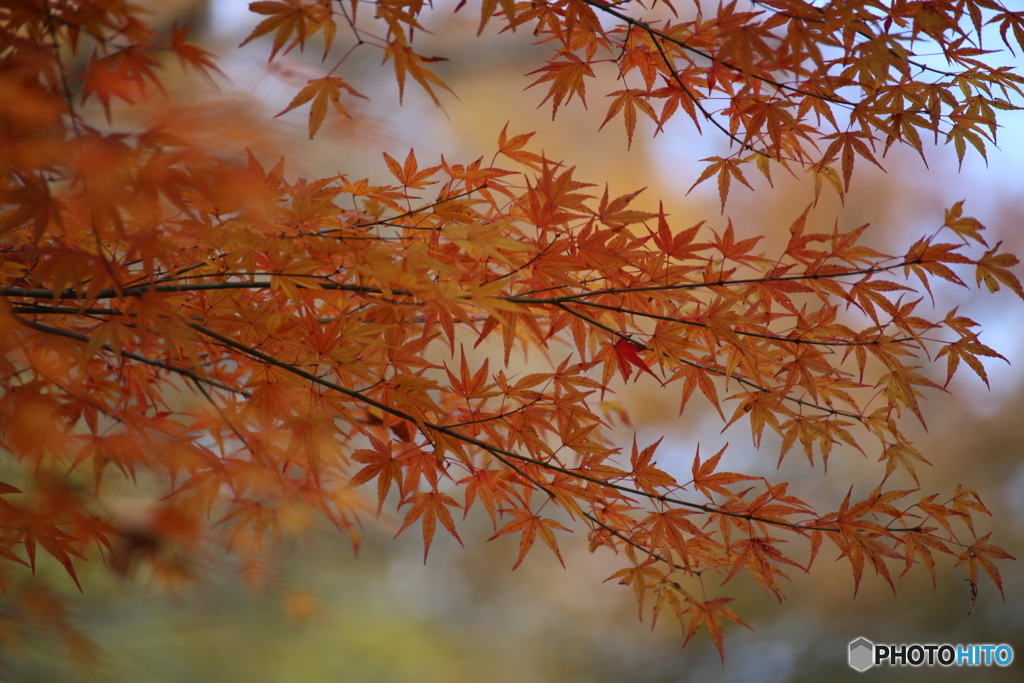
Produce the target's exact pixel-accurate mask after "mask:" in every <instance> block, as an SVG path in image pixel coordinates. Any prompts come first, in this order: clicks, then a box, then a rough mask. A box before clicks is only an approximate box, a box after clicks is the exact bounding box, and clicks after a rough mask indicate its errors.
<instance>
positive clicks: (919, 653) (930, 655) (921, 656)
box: [848, 638, 1013, 671]
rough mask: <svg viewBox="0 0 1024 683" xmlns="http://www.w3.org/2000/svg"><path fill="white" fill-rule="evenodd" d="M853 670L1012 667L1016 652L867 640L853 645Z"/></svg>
mask: <svg viewBox="0 0 1024 683" xmlns="http://www.w3.org/2000/svg"><path fill="white" fill-rule="evenodd" d="M848 657H849V659H848V661H849V663H850V667H851V668H854V669H856V670H857V671H867V670H868V669H870V668H871V667H873V666H877V665H881V664H888V665H889V666H921V665H926V666H935V665H936V664H938V665H940V666H992V665H996V666H1009V665H1010V662H1012V661H1013V648H1012V647H1010V646H1009V645H1005V644H1000V645H987V644H985V645H979V644H971V645H949V644H942V645H935V644H933V643H928V644H924V645H922V644H919V643H910V644H903V645H892V644H889V645H876V644H874V643H872V642H871V641H870V640H868V639H867V638H857V639H856V640H854V641H851V642H850V650H849V653H848Z"/></svg>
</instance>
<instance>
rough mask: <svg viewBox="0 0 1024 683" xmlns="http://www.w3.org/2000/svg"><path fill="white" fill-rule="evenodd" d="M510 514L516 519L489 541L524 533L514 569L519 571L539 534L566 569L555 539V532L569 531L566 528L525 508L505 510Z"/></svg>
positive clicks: (520, 540)
mask: <svg viewBox="0 0 1024 683" xmlns="http://www.w3.org/2000/svg"><path fill="white" fill-rule="evenodd" d="M503 512H506V513H508V514H511V515H512V516H513V517H515V519H513V520H511V521H510V522H508V524H506V525H505V526H503V527H502V528H501V529H499V530H498V532H497V533H496V534H494V535H493V536H491V537H490V538H489V539H487V540H488V541H493V540H494V539H496V538H498V537H499V536H504V535H505V534H511V533H522V536H521V537H520V539H519V557H518V558H517V559H516V563H515V565H513V566H512V569H517V568H518V567H519V565H521V564H522V563H523V560H524V559H525V558H526V553H527V552H528V551H529V550H530V548H531V547H532V546H533V542H534V541H535V540H537V534H540V538H541V540H542V541H544V544H545V545H547V547H549V548H551V552H553V553H554V554H555V557H557V558H558V562H559V564H561V565H562V567H565V562H564V561H563V560H562V553H560V552H559V551H558V541H557V539H556V538H555V533H554V530H555V529H558V530H561V531H569V529H566V528H565V527H564V526H562V525H561V524H559V523H558V522H556V521H555V520H553V519H550V518H547V517H541V516H540V515H537V514H534V513H533V512H531V511H530V510H528V509H523V508H511V509H507V510H504V511H503Z"/></svg>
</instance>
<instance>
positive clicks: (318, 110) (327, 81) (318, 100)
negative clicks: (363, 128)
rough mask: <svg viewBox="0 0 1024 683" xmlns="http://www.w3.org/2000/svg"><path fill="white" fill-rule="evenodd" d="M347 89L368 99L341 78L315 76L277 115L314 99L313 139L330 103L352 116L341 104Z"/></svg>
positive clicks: (312, 112) (335, 108) (310, 135)
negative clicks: (343, 93)
mask: <svg viewBox="0 0 1024 683" xmlns="http://www.w3.org/2000/svg"><path fill="white" fill-rule="evenodd" d="M342 90H345V91H346V92H348V93H349V94H351V95H355V96H356V97H362V98H363V99H366V96H365V95H362V94H360V93H359V92H358V91H357V90H356V89H355V88H353V87H352V86H350V85H349V84H348V83H346V82H345V81H343V80H342V79H340V78H336V77H334V76H325V77H324V78H314V79H312V80H310V81H308V83H307V85H306V87H304V88H303V89H302V90H300V91H299V92H298V94H296V95H295V97H294V98H292V101H291V102H289V103H288V106H287V107H285V108H284V109H283V110H282V111H281V112H280V113H278V114H277V116H281V115H283V114H286V113H288V112H290V111H291V110H292V109H295V108H296V107H301V106H302V105H304V104H305V103H306V102H309V101H310V100H313V105H312V107H310V110H309V138H310V139H311V140H312V139H313V136H314V135H316V132H317V131H318V130H320V125H321V124H322V123H323V122H324V117H325V116H326V115H327V105H328V103H330V104H332V105H334V110H335V111H336V112H338V113H339V114H341V115H342V116H344V117H346V118H352V115H351V114H349V113H348V110H346V109H345V107H343V106H342V104H341V91H342Z"/></svg>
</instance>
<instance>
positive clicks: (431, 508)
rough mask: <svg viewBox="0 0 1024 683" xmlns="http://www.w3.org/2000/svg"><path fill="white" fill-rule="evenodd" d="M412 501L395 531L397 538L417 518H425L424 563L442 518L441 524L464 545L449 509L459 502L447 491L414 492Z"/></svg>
mask: <svg viewBox="0 0 1024 683" xmlns="http://www.w3.org/2000/svg"><path fill="white" fill-rule="evenodd" d="M409 502H411V503H412V507H411V508H410V509H409V513H408V514H407V515H406V516H405V521H403V522H402V526H401V527H399V529H398V531H397V532H396V533H395V537H396V538H397V537H398V535H399V534H401V533H402V532H403V531H405V530H406V529H407V528H409V525H410V524H412V523H413V522H415V521H416V520H417V519H420V518H421V517H422V518H423V563H424V564H426V562H427V555H429V554H430V544H431V543H432V542H433V540H434V530H435V529H436V528H437V521H438V520H439V519H440V520H441V524H442V525H444V528H445V529H447V530H448V533H450V534H451V535H452V536H454V537H455V540H456V541H458V542H459V545H462V539H461V538H459V534H458V533H457V532H456V531H455V521H454V520H453V519H452V513H451V511H450V510H448V507H449V506H450V507H457V506H458V503H456V502H455V499H454V498H452V497H451V496H449V495H448V494H447V493H441V492H439V491H421V492H420V493H417V494H414V495H413V497H412V499H411V500H410V501H409Z"/></svg>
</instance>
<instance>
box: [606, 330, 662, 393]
mask: <svg viewBox="0 0 1024 683" xmlns="http://www.w3.org/2000/svg"><path fill="white" fill-rule="evenodd" d="M643 348H644V347H643V346H641V345H640V344H637V343H636V342H634V341H630V340H629V339H626V338H625V337H620V338H619V339H618V341H616V342H615V343H614V344H612V349H613V350H614V352H615V360H616V361H617V362H618V364H619V371H620V372H622V378H623V379H629V376H630V374H631V373H632V367H633V366H636V367H638V368H640V370H641V371H642V372H646V373H647V374H648V375H650V376H651V377H653V378H654V379H655V380H656V381H657V382H658V384H661V385H662V386H665V384H664V383H663V382H662V381H661V380H660V379H658V376H657V375H655V374H654V372H653V371H652V370H651V368H650V367H648V365H647V363H646V362H644V360H643V359H642V358H640V355H639V353H638V352H639V351H641V350H643Z"/></svg>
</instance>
